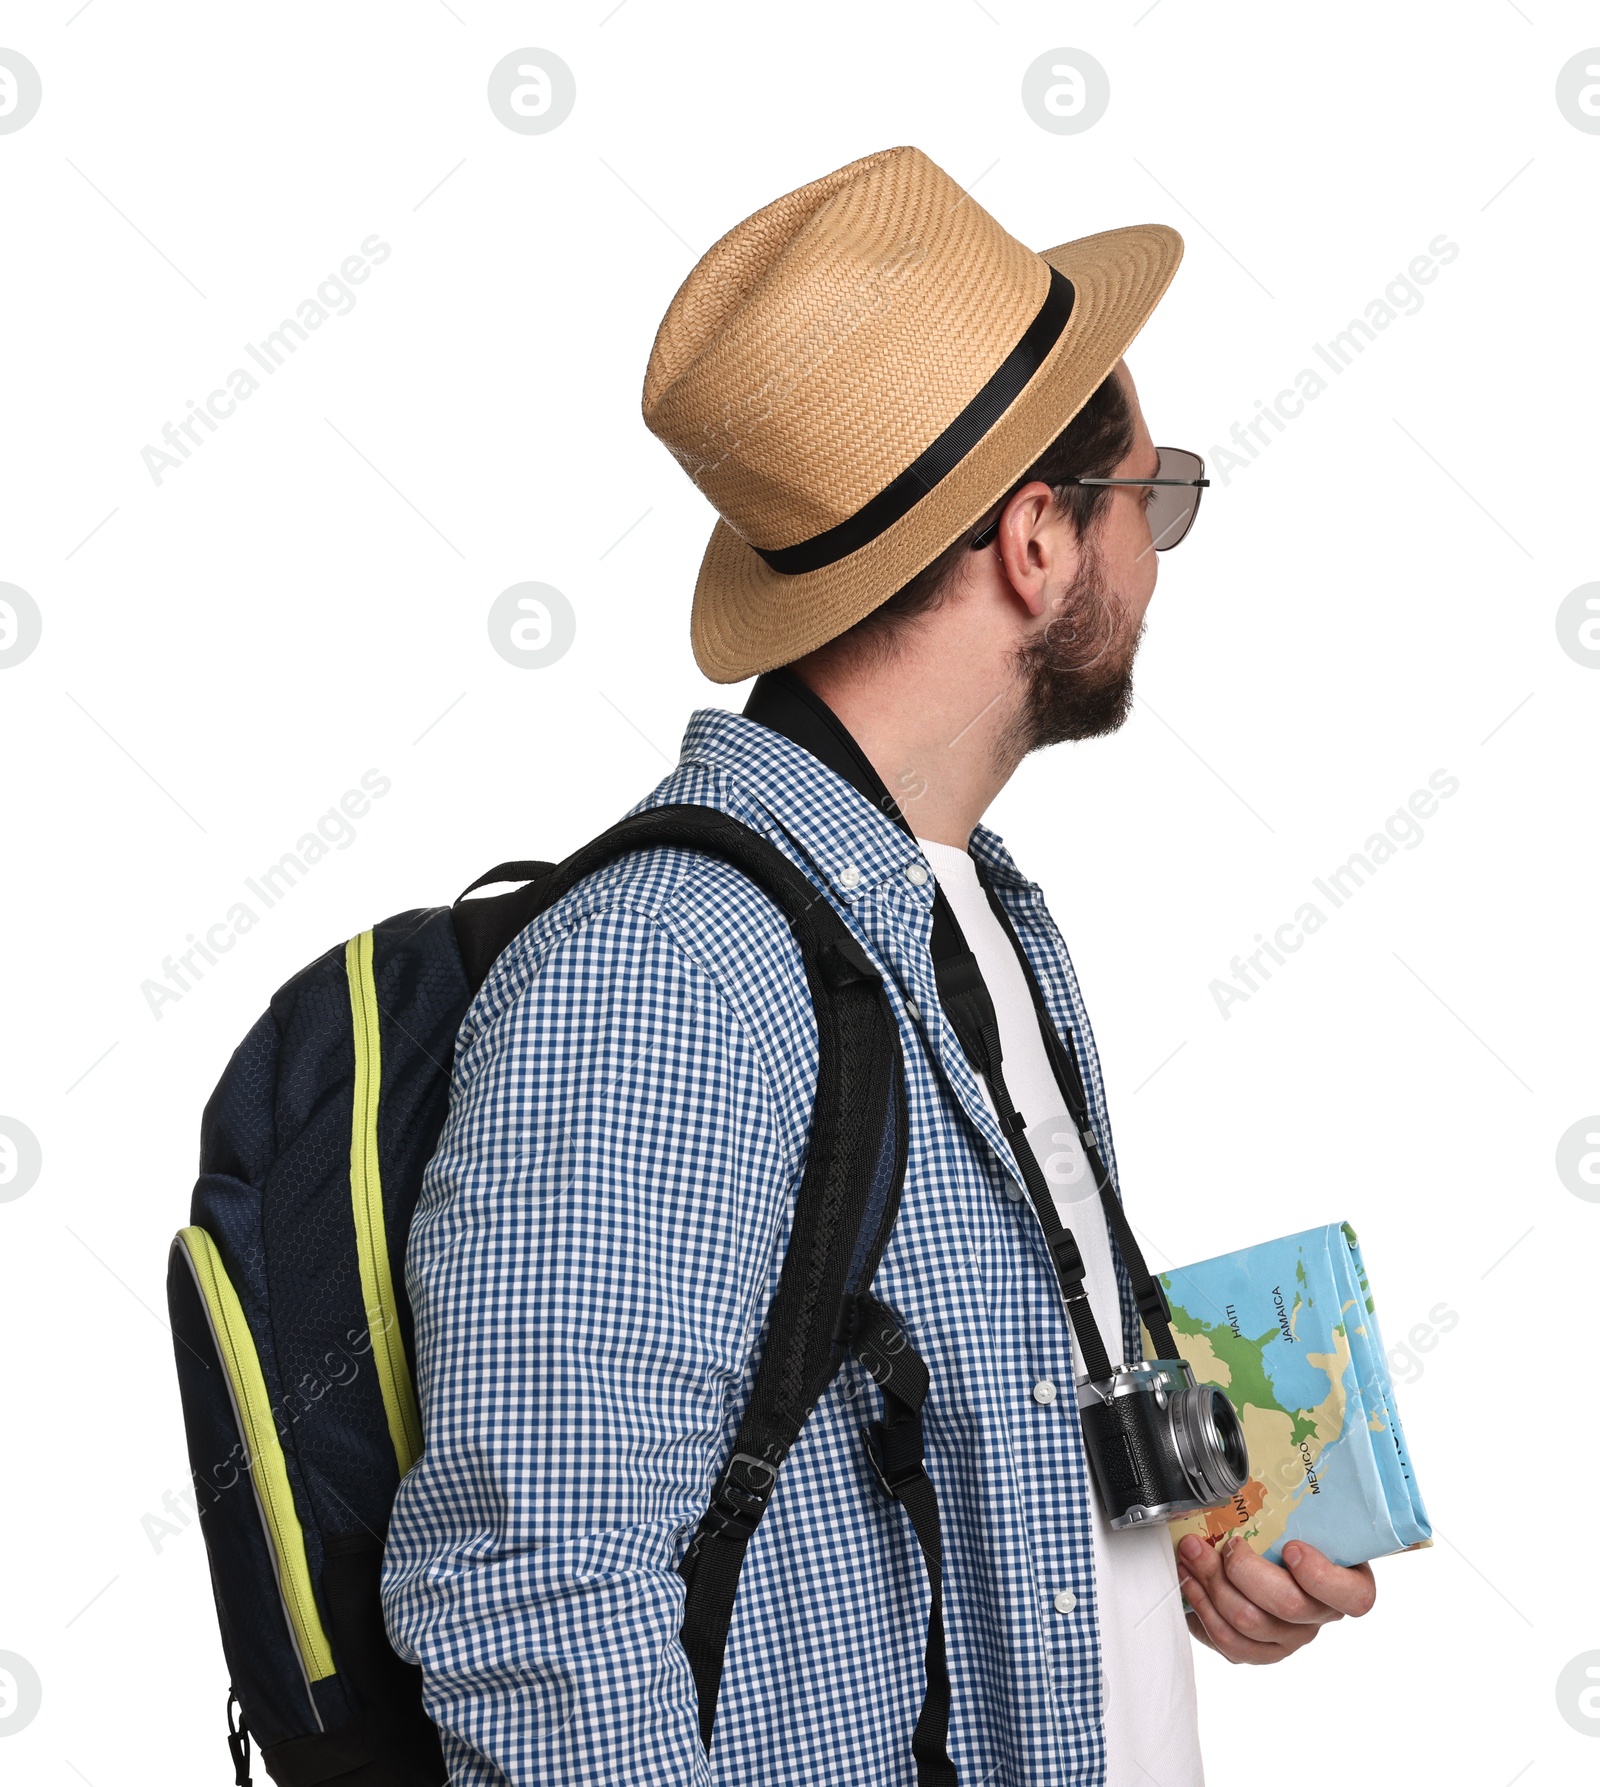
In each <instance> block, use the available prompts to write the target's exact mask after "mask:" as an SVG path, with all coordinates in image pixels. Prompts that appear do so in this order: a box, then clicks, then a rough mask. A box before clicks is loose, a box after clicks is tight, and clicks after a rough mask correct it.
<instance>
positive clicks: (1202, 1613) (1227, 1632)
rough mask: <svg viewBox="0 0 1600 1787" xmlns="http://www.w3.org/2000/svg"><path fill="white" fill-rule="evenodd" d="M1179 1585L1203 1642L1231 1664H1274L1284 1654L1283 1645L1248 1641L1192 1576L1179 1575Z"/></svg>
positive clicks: (1250, 1639)
mask: <svg viewBox="0 0 1600 1787" xmlns="http://www.w3.org/2000/svg"><path fill="white" fill-rule="evenodd" d="M1178 1586H1179V1587H1180V1588H1181V1589H1182V1590H1183V1596H1184V1599H1185V1600H1186V1601H1187V1602H1188V1603H1189V1607H1190V1610H1191V1611H1192V1612H1193V1614H1194V1616H1195V1618H1196V1619H1198V1620H1199V1622H1200V1624H1201V1627H1202V1628H1203V1630H1204V1632H1205V1635H1206V1641H1207V1642H1208V1643H1209V1644H1210V1646H1211V1648H1212V1649H1213V1650H1215V1651H1220V1652H1221V1653H1222V1655H1223V1656H1225V1657H1226V1658H1227V1659H1228V1661H1229V1662H1230V1663H1276V1662H1277V1661H1278V1660H1279V1658H1281V1657H1283V1656H1284V1655H1286V1654H1287V1653H1286V1652H1285V1651H1284V1649H1283V1647H1282V1645H1278V1644H1260V1643H1257V1641H1256V1640H1255V1639H1253V1638H1247V1637H1246V1636H1245V1634H1244V1633H1243V1632H1240V1631H1237V1630H1236V1629H1235V1628H1234V1627H1233V1626H1232V1625H1230V1624H1229V1622H1228V1621H1227V1620H1225V1619H1224V1618H1223V1617H1222V1615H1221V1614H1220V1613H1218V1612H1217V1610H1216V1608H1215V1607H1214V1606H1213V1605H1212V1601H1211V1597H1210V1596H1209V1595H1208V1594H1207V1593H1206V1591H1205V1589H1204V1588H1203V1587H1202V1586H1201V1585H1200V1584H1199V1583H1198V1582H1197V1581H1195V1579H1194V1578H1193V1577H1192V1576H1180V1577H1179V1579H1178Z"/></svg>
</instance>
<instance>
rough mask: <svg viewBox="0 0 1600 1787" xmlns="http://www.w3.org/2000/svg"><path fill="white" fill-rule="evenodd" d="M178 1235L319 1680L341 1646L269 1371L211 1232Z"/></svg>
mask: <svg viewBox="0 0 1600 1787" xmlns="http://www.w3.org/2000/svg"><path fill="white" fill-rule="evenodd" d="M178 1240H179V1242H180V1243H181V1244H182V1246H183V1250H184V1254H185V1257H186V1258H187V1259H188V1262H189V1270H190V1271H191V1272H192V1273H193V1274H194V1281H195V1285H196V1288H197V1289H198V1290H199V1292H200V1298H201V1301H202V1302H203V1303H204V1305H205V1311H206V1319H207V1320H208V1322H209V1323H210V1325H211V1337H212V1339H213V1340H214V1341H215V1342H216V1348H217V1357H218V1358H219V1359H221V1361H222V1366H223V1370H224V1371H225V1372H226V1373H227V1377H228V1389H229V1393H230V1395H231V1396H232V1399H233V1411H234V1416H235V1418H236V1420H237V1422H238V1426H239V1437H240V1438H241V1439H242V1440H243V1441H244V1443H245V1447H246V1449H247V1451H248V1453H249V1460H248V1463H249V1470H250V1484H251V1487H252V1488H253V1490H254V1491H255V1497H256V1505H257V1507H258V1508H259V1509H260V1510H261V1521H262V1524H263V1526H265V1527H266V1529H267V1538H268V1540H269V1541H270V1543H271V1546H272V1558H273V1564H274V1566H275V1568H276V1570H277V1575H278V1589H279V1592H280V1594H281V1595H282V1597H283V1608H284V1612H285V1614H286V1615H287V1616H288V1621H289V1629H290V1631H291V1632H292V1633H293V1634H294V1641H295V1645H296V1647H297V1649H298V1650H299V1652H300V1661H301V1663H302V1665H303V1666H304V1668H305V1673H306V1679H307V1681H312V1682H319V1681H322V1680H324V1679H325V1678H326V1677H328V1676H330V1675H332V1674H333V1673H334V1667H333V1651H332V1648H331V1647H330V1646H329V1644H328V1635H327V1633H326V1632H325V1631H324V1630H323V1629H322V1616H321V1615H320V1614H319V1613H318V1612H317V1601H316V1596H315V1595H314V1594H313V1593H312V1590H311V1568H310V1565H309V1564H308V1563H307V1561H306V1538H305V1533H304V1531H303V1530H302V1528H301V1525H300V1517H299V1515H298V1514H296V1512H295V1507H294V1491H293V1490H292V1489H291V1488H290V1486H289V1472H288V1469H287V1467H286V1466H285V1464H284V1461H283V1447H282V1445H281V1444H280V1443H279V1441H278V1427H277V1423H276V1422H275V1421H274V1420H273V1418H272V1398H271V1397H270V1396H269V1395H268V1394H267V1381H266V1378H265V1377H264V1376H263V1375H262V1371H261V1359H260V1356H259V1355H258V1354H257V1352H256V1344H255V1340H254V1337H253V1336H252V1335H251V1333H250V1324H249V1322H248V1320H246V1318H245V1313H244V1306H243V1305H242V1304H241V1303H240V1301H239V1293H238V1292H237V1291H236V1290H235V1289H234V1288H233V1284H232V1282H231V1280H230V1279H229V1277H228V1274H227V1270H226V1269H225V1268H224V1266H223V1264H222V1256H221V1254H219V1253H218V1252H217V1248H216V1243H215V1242H214V1241H213V1240H212V1239H211V1237H210V1235H208V1234H207V1233H206V1231H205V1230H204V1229H201V1228H187V1229H180V1230H179V1231H178Z"/></svg>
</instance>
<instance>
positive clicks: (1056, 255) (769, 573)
mask: <svg viewBox="0 0 1600 1787" xmlns="http://www.w3.org/2000/svg"><path fill="white" fill-rule="evenodd" d="M1182 256H1183V239H1182V237H1181V236H1179V235H1178V233H1177V231H1176V230H1171V229H1168V228H1167V227H1166V226H1165V225H1164V224H1158V223H1152V224H1137V225H1134V226H1133V227H1131V228H1128V229H1120V230H1105V231H1102V232H1101V233H1100V234H1099V235H1095V236H1084V237H1082V238H1081V239H1080V240H1078V241H1076V242H1066V243H1063V244H1062V245H1061V246H1060V247H1059V248H1050V249H1046V250H1045V252H1044V255H1043V257H1042V258H1043V259H1044V260H1046V261H1048V262H1049V263H1050V265H1051V266H1052V267H1055V268H1056V269H1057V270H1058V271H1060V272H1062V273H1064V274H1065V275H1066V276H1067V278H1068V279H1070V280H1071V281H1072V286H1073V291H1074V293H1075V297H1074V301H1073V306H1072V315H1071V317H1070V318H1069V319H1068V322H1067V326H1066V328H1065V329H1064V330H1063V331H1062V334H1061V339H1060V340H1059V341H1058V342H1057V343H1056V345H1055V347H1054V348H1053V349H1052V350H1051V352H1050V354H1049V356H1048V358H1047V359H1046V360H1045V362H1044V364H1043V365H1042V366H1041V367H1040V368H1039V370H1038V372H1036V373H1035V374H1034V376H1033V378H1032V379H1031V380H1030V381H1029V383H1028V384H1027V386H1026V387H1025V388H1024V390H1023V391H1022V394H1021V395H1020V396H1019V397H1018V398H1017V399H1016V401H1015V402H1014V403H1013V404H1012V405H1011V407H1010V408H1009V409H1008V410H1006V412H1005V414H1004V415H1002V416H1001V418H1000V420H999V421H998V422H997V423H995V425H994V427H993V428H991V429H990V430H989V432H988V433H987V434H986V435H985V436H984V437H983V439H982V440H981V441H980V442H979V443H978V445H977V446H976V447H974V448H973V450H972V451H971V452H970V453H969V454H968V455H967V456H966V458H965V459H963V460H962V461H961V463H960V464H959V465H958V466H957V467H956V468H955V470H954V471H952V472H951V473H950V474H949V475H948V476H947V477H946V478H944V479H943V480H942V481H941V482H940V483H939V484H938V485H937V486H936V487H935V488H934V489H933V490H932V491H930V492H929V494H928V495H927V496H925V497H924V498H923V499H922V501H921V502H920V503H918V504H917V505H916V507H915V508H913V509H912V510H911V511H910V512H909V513H908V514H906V515H903V516H902V517H901V518H900V520H898V521H897V522H895V523H894V524H893V526H891V527H889V528H887V529H885V531H884V532H883V533H882V534H880V535H879V536H878V538H877V539H876V540H873V541H871V542H870V543H869V544H868V545H866V546H863V547H862V548H861V549H860V550H859V551H857V552H853V553H851V554H850V555H849V557H848V558H843V559H840V560H839V562H838V563H837V564H833V565H826V566H824V567H823V569H821V570H820V571H808V572H806V573H804V574H803V575H801V576H798V577H787V576H784V575H783V574H782V573H780V572H777V571H774V570H773V569H772V568H771V567H770V566H769V565H768V564H767V562H766V560H765V559H763V558H762V557H761V556H760V555H759V554H758V553H757V552H756V551H755V550H754V549H753V548H752V547H750V546H748V545H747V544H746V543H745V542H744V541H743V540H742V539H741V538H740V537H739V535H738V534H737V533H735V532H734V530H733V529H732V528H731V527H729V526H728V524H727V523H726V522H725V521H720V520H719V521H718V522H717V525H716V528H715V530H714V531H713V533H712V535H711V540H710V543H709V544H708V545H707V547H706V554H705V558H704V559H703V560H702V561H701V565H700V576H699V579H698V580H697V582H696V584H695V592H694V613H693V616H692V619H691V621H690V637H691V639H692V642H693V645H694V655H695V661H696V662H697V663H698V664H699V666H700V668H701V670H702V671H704V672H705V674H706V675H707V676H708V677H710V679H711V680H712V681H713V682H718V683H736V682H742V681H744V679H745V678H746V677H751V676H758V675H760V673H761V672H762V671H764V670H775V669H776V668H777V667H778V666H779V665H780V664H789V663H792V662H793V661H794V660H795V659H796V658H800V657H804V656H805V654H806V653H807V652H811V651H815V650H816V649H817V647H818V646H821V645H826V644H827V642H828V641H829V640H830V639H837V638H838V636H839V635H840V634H841V633H843V632H844V631H845V630H846V628H848V627H853V626H854V625H855V623H856V622H857V621H858V620H861V619H862V618H863V617H864V616H866V615H868V614H870V613H871V612H872V610H873V609H874V608H876V607H877V606H878V604H879V603H880V602H884V601H887V600H888V598H889V597H890V596H892V595H893V594H894V592H895V591H896V590H897V589H899V588H901V587H902V586H903V585H904V584H906V583H908V582H909V581H910V580H911V579H912V578H913V577H915V576H916V574H917V572H918V571H920V570H922V569H923V567H924V566H925V565H928V564H931V563H932V561H933V560H934V559H936V558H937V557H938V556H939V554H940V553H941V552H943V551H944V549H945V548H946V547H947V546H948V545H949V544H950V543H951V542H952V541H953V540H955V539H956V538H958V537H959V536H960V535H961V534H962V533H964V532H965V531H966V530H967V529H968V528H970V527H972V526H974V525H975V524H976V523H977V522H978V520H979V519H980V518H981V517H982V515H983V513H984V511H985V510H986V509H989V508H990V507H992V506H993V505H994V504H995V503H996V502H998V501H999V499H1000V498H1001V497H1002V496H1004V495H1005V493H1006V491H1008V490H1009V489H1010V488H1011V486H1012V485H1013V484H1014V483H1016V481H1017V479H1018V478H1020V477H1021V476H1022V474H1023V473H1024V472H1025V471H1026V470H1027V469H1028V467H1029V466H1030V465H1032V464H1033V462H1034V460H1035V459H1037V458H1038V457H1039V455H1040V454H1041V453H1042V452H1043V451H1044V450H1045V448H1046V447H1047V446H1049V445H1050V443H1051V442H1052V441H1053V440H1054V439H1055V438H1056V436H1057V435H1058V434H1060V432H1061V431H1062V429H1063V428H1065V427H1066V425H1067V424H1068V423H1069V422H1070V421H1071V420H1072V418H1073V417H1074V416H1075V415H1077V413H1078V411H1079V410H1080V409H1082V408H1083V406H1084V404H1085V403H1087V402H1088V400H1089V398H1090V397H1091V396H1092V395H1093V393H1094V392H1095V390H1096V389H1097V388H1098V387H1099V385H1100V384H1101V383H1102V381H1103V380H1104V379H1105V378H1106V376H1107V375H1108V374H1109V373H1110V371H1111V369H1112V368H1113V367H1114V366H1115V365H1116V363H1117V361H1118V360H1120V359H1121V358H1122V356H1123V354H1124V353H1125V352H1126V351H1127V349H1128V347H1129V345H1130V344H1131V343H1132V341H1133V339H1134V337H1135V336H1136V335H1137V334H1138V333H1139V331H1140V329H1142V328H1143V327H1144V324H1145V320H1146V318H1148V316H1149V315H1150V312H1151V311H1152V310H1154V309H1155V307H1156V305H1157V303H1158V302H1159V301H1160V298H1161V295H1162V293H1163V292H1164V291H1166V289H1167V287H1168V285H1170V284H1171V282H1172V276H1173V274H1174V273H1176V272H1177V270H1178V262H1179V260H1180V259H1181V258H1182ZM898 469H899V468H898V467H889V468H886V470H885V474H884V482H885V483H888V481H889V479H890V477H892V476H893V475H894V473H895V472H896V471H897V470H898Z"/></svg>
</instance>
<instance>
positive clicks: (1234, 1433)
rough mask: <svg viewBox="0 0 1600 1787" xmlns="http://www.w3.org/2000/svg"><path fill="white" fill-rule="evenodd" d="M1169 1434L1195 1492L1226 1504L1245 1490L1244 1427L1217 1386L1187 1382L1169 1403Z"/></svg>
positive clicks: (1247, 1470) (1246, 1456)
mask: <svg viewBox="0 0 1600 1787" xmlns="http://www.w3.org/2000/svg"><path fill="white" fill-rule="evenodd" d="M1171 1412H1172V1437H1173V1441H1174V1443H1175V1444H1176V1446H1177V1452H1178V1459H1179V1462H1180V1463H1181V1464H1182V1465H1183V1469H1184V1474H1185V1475H1186V1476H1187V1477H1188V1479H1189V1483H1190V1485H1191V1487H1192V1488H1193V1490H1194V1492H1195V1494H1196V1495H1197V1496H1201V1497H1203V1498H1204V1499H1205V1500H1206V1501H1207V1502H1208V1503H1213V1504H1214V1503H1217V1502H1224V1501H1226V1500H1227V1499H1228V1498H1229V1497H1230V1496H1234V1495H1237V1494H1238V1493H1239V1491H1240V1490H1241V1489H1243V1488H1244V1486H1245V1482H1246V1480H1247V1478H1248V1477H1249V1475H1250V1454H1249V1450H1248V1448H1247V1447H1246V1445H1245V1440H1244V1429H1243V1428H1242V1427H1241V1426H1240V1425H1239V1417H1238V1415H1237V1414H1236V1413H1235V1412H1234V1407H1233V1404H1232V1403H1231V1402H1229V1400H1228V1399H1227V1397H1226V1396H1224V1395H1223V1393H1222V1392H1221V1391H1220V1390H1219V1389H1218V1388H1217V1386H1216V1385H1215V1384H1191V1385H1190V1386H1189V1387H1188V1388H1187V1389H1186V1390H1184V1391H1183V1392H1182V1393H1181V1394H1180V1395H1177V1396H1175V1397H1174V1398H1173V1399H1172V1403H1171Z"/></svg>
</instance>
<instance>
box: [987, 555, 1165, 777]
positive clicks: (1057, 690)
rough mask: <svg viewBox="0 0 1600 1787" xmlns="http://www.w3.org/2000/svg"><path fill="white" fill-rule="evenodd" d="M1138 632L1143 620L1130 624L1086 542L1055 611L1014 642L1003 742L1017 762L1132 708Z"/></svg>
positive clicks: (1114, 721) (1115, 720) (1113, 723)
mask: <svg viewBox="0 0 1600 1787" xmlns="http://www.w3.org/2000/svg"><path fill="white" fill-rule="evenodd" d="M1143 636H1144V625H1143V623H1142V622H1141V623H1140V624H1139V625H1138V626H1134V625H1133V624H1132V623H1131V621H1130V619H1129V616H1128V612H1127V609H1126V608H1125V607H1124V606H1123V604H1122V602H1121V600H1120V599H1119V598H1118V596H1117V594H1116V592H1115V591H1114V590H1113V589H1111V587H1110V585H1109V584H1108V583H1107V581H1106V578H1105V574H1104V571H1103V569H1102V567H1101V563H1100V557H1099V554H1098V553H1097V552H1096V551H1094V550H1093V548H1092V547H1091V548H1090V550H1088V551H1087V552H1085V554H1084V556H1083V561H1082V564H1081V565H1080V567H1079V570H1078V575H1077V576H1076V577H1075V578H1074V579H1073V581H1072V583H1071V585H1070V586H1069V587H1068V589H1067V591H1066V594H1065V595H1064V597H1063V598H1062V602H1061V609H1060V612H1059V613H1058V614H1057V615H1056V616H1055V618H1054V619H1053V620H1051V622H1050V623H1049V625H1048V626H1047V627H1046V628H1045V630H1044V631H1043V632H1042V633H1041V634H1040V635H1039V636H1038V637H1037V638H1035V639H1030V640H1028V641H1027V642H1026V643H1025V644H1023V645H1021V646H1019V647H1018V648H1017V652H1016V656H1015V659H1014V663H1015V665H1016V670H1017V674H1018V676H1019V678H1020V679H1021V682H1022V702H1021V705H1020V707H1019V708H1018V711H1017V717H1016V719H1015V720H1014V721H1013V722H1012V725H1011V727H1010V728H1009V730H1008V732H1007V735H1006V737H1005V739H1004V740H1003V741H1002V748H1003V749H1006V750H1007V751H1008V752H1010V753H1014V760H1015V761H1019V762H1020V760H1021V759H1022V758H1023V757H1025V756H1027V755H1028V753H1029V752H1030V751H1041V750H1043V749H1044V748H1045V746H1046V745H1059V744H1065V743H1066V742H1067V741H1068V740H1070V739H1082V738H1102V737H1104V736H1105V734H1106V733H1108V732H1115V731H1116V730H1117V728H1118V727H1119V726H1121V725H1122V723H1123V722H1124V721H1125V720H1126V719H1127V718H1128V715H1129V714H1130V713H1131V712H1132V711H1133V660H1134V654H1135V653H1136V652H1137V651H1138V649H1139V641H1140V639H1141V638H1143Z"/></svg>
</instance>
